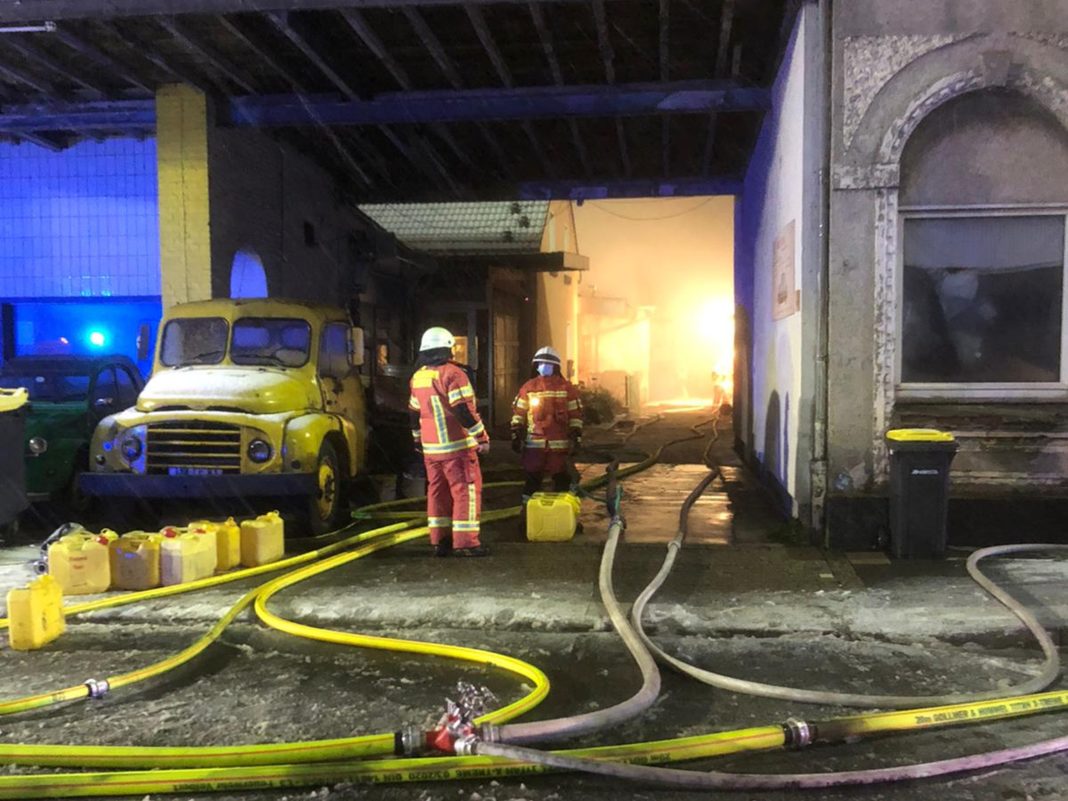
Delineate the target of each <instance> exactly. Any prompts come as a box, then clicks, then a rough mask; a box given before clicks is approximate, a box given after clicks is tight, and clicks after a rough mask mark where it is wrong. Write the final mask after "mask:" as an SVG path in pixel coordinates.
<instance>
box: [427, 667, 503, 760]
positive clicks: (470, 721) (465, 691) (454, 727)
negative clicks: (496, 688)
mask: <svg viewBox="0 0 1068 801" xmlns="http://www.w3.org/2000/svg"><path fill="white" fill-rule="evenodd" d="M456 689H457V691H458V695H459V698H460V700H459V701H453V700H452V699H449V698H447V699H445V712H444V714H443V715H442V716H441V718H440V719H439V720H438V725H437V726H436V727H434V728H433V729H432V730H430V731H428V732H427V733H426V747H427V749H428V750H430V751H436V752H438V753H442V754H456V753H460V751H463V752H464V753H471V750H470V749H471V747H472V745H473V744H474V743H475V742H477V741H478V740H479V739H481V738H480V736H479V727H478V725H477V724H476V723H475V719H476V718H478V717H481V716H482V715H484V714H485V712H486V707H487V705H488V704H489V703H491V702H493V701H496V700H497V699H496V697H495V696H494V695H493V693H491V692H490V691H489V690H487V689H486V688H485V687H475V686H474V685H473V684H468V683H467V682H464V681H461V682H459V683H458V684H457V687H456Z"/></svg>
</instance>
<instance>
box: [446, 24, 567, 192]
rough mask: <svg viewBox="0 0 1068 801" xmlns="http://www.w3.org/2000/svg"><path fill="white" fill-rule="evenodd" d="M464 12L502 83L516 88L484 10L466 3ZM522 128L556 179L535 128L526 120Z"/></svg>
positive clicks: (548, 171)
mask: <svg viewBox="0 0 1068 801" xmlns="http://www.w3.org/2000/svg"><path fill="white" fill-rule="evenodd" d="M464 10H465V11H466V12H467V18H468V19H469V20H471V26H472V27H473V28H474V29H475V34H476V35H477V36H478V40H479V41H480V42H481V43H482V49H483V50H485V51H486V57H487V58H489V60H490V63H491V64H492V65H493V68H494V69H495V70H496V71H497V77H498V78H500V79H501V83H503V84H504V85H505V87H507V88H508V89H511V88H512V87H513V86H515V80H514V79H513V78H512V71H511V70H510V69H509V68H508V64H507V62H505V60H504V54H502V53H501V49H500V48H499V47H497V42H496V40H495V39H494V38H493V34H492V33H490V29H489V26H488V25H487V24H486V17H485V16H484V15H483V13H482V9H481V8H480V7H479V6H476V5H474V4H473V3H465V4H464ZM522 127H523V133H524V134H525V135H526V137H527V141H529V142H530V147H531V148H532V149H533V150H534V155H536V156H537V157H538V161H539V162H541V167H542V169H543V170H545V174H546V175H549V176H551V177H555V176H556V170H555V168H554V166H553V163H552V162H551V161H550V160H549V158H548V156H547V155H546V154H545V148H544V147H543V146H542V143H541V140H540V139H538V134H537V132H536V131H535V130H534V126H533V125H531V123H530V121H529V120H524V121H523V124H522Z"/></svg>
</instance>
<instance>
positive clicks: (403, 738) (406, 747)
mask: <svg viewBox="0 0 1068 801" xmlns="http://www.w3.org/2000/svg"><path fill="white" fill-rule="evenodd" d="M394 741H395V742H394V748H393V750H394V751H395V752H396V753H397V756H409V757H411V756H420V755H422V754H425V753H426V732H425V731H423V729H422V728H421V727H419V726H417V725H416V724H414V723H408V724H405V726H404V728H402V729H401V730H400V731H398V732H397V733H396V735H394Z"/></svg>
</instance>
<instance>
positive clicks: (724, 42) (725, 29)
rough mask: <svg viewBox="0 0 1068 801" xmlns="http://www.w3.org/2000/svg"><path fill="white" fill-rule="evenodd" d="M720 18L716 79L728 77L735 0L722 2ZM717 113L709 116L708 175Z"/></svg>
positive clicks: (705, 171) (703, 160) (705, 163)
mask: <svg viewBox="0 0 1068 801" xmlns="http://www.w3.org/2000/svg"><path fill="white" fill-rule="evenodd" d="M722 2H723V5H722V7H721V9H720V17H719V42H718V44H717V45H716V63H715V66H714V67H713V72H712V76H713V77H714V78H724V77H726V75H727V54H728V52H729V48H730V43H731V29H732V27H733V25H734V2H735V0H722ZM716 122H717V115H716V112H712V113H711V114H709V115H708V138H707V139H706V140H705V152H704V154H703V155H702V157H701V165H702V167H701V172H702V173H703V174H704V175H708V174H709V172H711V170H712V153H713V151H714V150H715V148H716Z"/></svg>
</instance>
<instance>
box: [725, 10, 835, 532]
mask: <svg viewBox="0 0 1068 801" xmlns="http://www.w3.org/2000/svg"><path fill="white" fill-rule="evenodd" d="M813 13H816V9H815V8H813V7H812V6H809V5H805V6H802V9H801V11H800V12H799V13H798V16H797V20H796V22H795V25H794V31H793V34H792V38H791V42H790V46H789V48H788V49H787V52H786V55H785V58H784V59H783V63H782V66H781V68H780V72H779V75H778V77H777V78H776V81H775V85H774V88H773V98H774V99H773V108H772V110H771V111H769V112H768V114H767V116H766V117H765V119H764V125H763V128H762V130H761V133H760V137H759V139H758V142H757V146H756V149H755V151H754V154H753V158H752V160H751V162H750V166H749V170H748V172H747V174H746V178H745V183H744V188H743V192H742V197H741V200H740V203H739V205H738V209H737V214H738V217H737V223H736V231H737V243H736V254H737V257H736V261H735V276H736V277H735V283H736V287H737V294H736V297H737V298H738V302H739V305H740V306H742V307H743V308H744V309H745V311H746V313H747V316H748V317H749V327H750V331H751V336H752V356H751V360H752V361H751V365H750V366H749V370H750V379H749V380H750V386H751V388H752V395H751V401H750V402H751V414H752V430H751V431H739V432H737V434H738V436H739V437H740V438H741V439H742V440H743V441H744V442H745V444H746V446H747V450H749V452H750V453H751V454H752V456H753V457H754V458H755V459H756V460H757V461H758V462H759V463H760V464H761V465H762V466H763V468H764V469H765V470H766V474H765V476H766V478H768V479H769V480H772V483H773V484H777V485H778V486H779V487H780V488H782V489H784V490H785V491H786V493H788V494H789V496H790V499H791V500H790V501H789V503H791V504H792V506H793V509H792V510H790V511H794V512H795V513H796V510H797V503H798V501H801V502H805V501H806V499H803V498H800V499H799V498H798V497H797V489H798V469H799V465H802V467H801V469H807V461H808V457H807V456H805V457H803V461H802V460H800V459H799V458H798V438H799V423H800V420H801V419H802V416H801V414H800V410H801V408H802V405H803V404H805V403H811V399H805V398H802V370H803V369H807V368H805V367H804V357H803V354H802V347H801V346H802V315H805V314H811V313H814V312H815V310H814V309H813V310H810V309H804V308H799V310H798V311H796V312H795V313H793V314H791V315H789V316H787V317H785V318H783V319H778V320H776V319H773V287H772V279H773V259H774V251H775V243H776V240H777V239H778V238H779V237H781V236H783V235H784V233H785V232H787V231H788V228H789V225H790V223H791V222H792V223H793V247H794V269H793V278H794V289H795V290H796V292H797V296H796V297H797V298H798V300H797V301H796V306H797V307H800V305H801V303H800V297H801V290H802V288H803V276H804V272H805V271H804V269H803V264H804V263H805V262H806V260H807V259H808V260H813V261H812V263H815V259H816V258H817V254H814V253H806V252H805V248H804V245H805V241H806V239H807V237H806V236H805V235H804V232H805V231H806V230H807V228H808V225H809V224H810V223H811V222H812V220H811V219H810V216H809V215H811V214H812V213H814V212H813V209H812V204H813V203H814V202H815V199H814V198H813V199H811V200H812V203H809V204H806V202H805V198H804V193H803V189H804V165H805V159H804V150H805V141H804V135H805V105H806V103H805V100H806V86H805V82H806V75H805V47H806V42H805V24H804V22H805V15H806V14H813ZM809 358H811V354H810V356H809Z"/></svg>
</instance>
